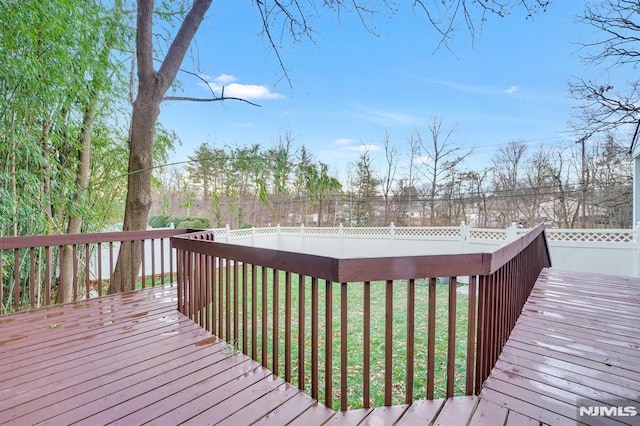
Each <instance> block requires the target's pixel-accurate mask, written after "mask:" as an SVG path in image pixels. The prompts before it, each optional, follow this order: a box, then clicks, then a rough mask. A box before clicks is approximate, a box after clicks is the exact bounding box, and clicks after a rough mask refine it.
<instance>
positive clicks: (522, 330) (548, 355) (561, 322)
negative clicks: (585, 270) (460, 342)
mask: <svg viewBox="0 0 640 426" xmlns="http://www.w3.org/2000/svg"><path fill="white" fill-rule="evenodd" d="M639 327H640V279H637V278H623V277H615V276H610V275H593V274H578V273H571V272H562V271H556V270H554V269H545V270H543V271H542V273H541V274H540V277H539V278H538V280H537V282H536V285H535V287H534V289H533V291H532V293H531V295H530V296H529V299H528V300H527V303H526V304H525V306H524V308H523V310H522V314H521V315H520V318H519V319H518V324H517V325H516V327H515V328H514V329H513V331H512V332H511V335H510V337H509V340H508V341H507V343H506V345H505V347H504V349H503V351H502V354H501V355H500V358H499V360H498V362H497V363H496V366H495V367H494V368H493V370H492V372H491V376H490V377H489V379H487V381H485V383H484V387H483V389H482V391H481V393H480V397H481V399H482V401H490V402H494V403H496V404H499V405H501V406H503V407H506V408H508V409H510V410H513V411H517V412H518V413H520V414H523V415H525V416H528V417H531V418H533V419H535V420H537V421H540V422H543V423H547V424H551V425H564V424H568V425H569V424H570V425H575V424H576V420H580V421H581V422H586V421H589V420H591V421H594V420H595V418H591V419H589V418H585V417H582V418H579V419H578V408H577V406H578V404H584V405H594V406H596V405H607V406H611V405H615V406H618V405H620V406H631V405H632V406H634V407H637V408H638V412H640V331H639ZM617 419H618V421H614V420H612V419H606V418H602V417H599V418H597V421H598V422H599V423H597V424H618V425H619V424H624V423H626V424H635V425H640V416H637V417H633V418H631V417H629V418H627V419H625V418H617ZM620 422H622V423H620Z"/></svg>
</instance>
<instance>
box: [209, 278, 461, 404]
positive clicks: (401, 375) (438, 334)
mask: <svg viewBox="0 0 640 426" xmlns="http://www.w3.org/2000/svg"><path fill="white" fill-rule="evenodd" d="M233 275H234V274H231V277H232V281H233ZM266 275H267V284H266V288H267V291H266V293H265V295H266V304H265V305H264V306H263V284H262V275H261V270H260V269H258V270H257V273H256V281H257V286H256V294H257V297H256V300H257V302H258V303H257V310H256V312H255V315H257V320H258V321H257V324H258V325H257V348H256V349H257V354H258V356H257V358H258V359H257V361H259V362H263V360H262V357H261V352H262V341H263V336H262V333H261V323H262V313H263V311H264V312H266V313H267V321H268V329H269V330H270V331H269V333H268V335H267V336H266V337H265V339H266V342H267V348H268V352H267V354H268V355H267V359H266V364H267V366H268V367H269V368H270V369H271V370H273V371H274V372H277V373H278V374H279V375H280V376H282V377H284V363H285V318H286V316H285V297H286V294H285V274H284V272H280V273H279V274H278V276H277V281H278V306H277V307H274V297H273V295H274V279H273V276H274V275H273V272H272V271H271V270H267V271H266ZM238 279H239V282H240V285H239V290H238V300H239V301H240V303H239V308H238V314H239V316H240V318H242V303H241V301H242V288H243V287H242V276H241V274H239V277H238ZM246 282H247V284H248V287H247V293H248V298H247V299H248V308H247V315H248V317H249V320H248V328H247V332H248V347H247V353H249V354H251V332H252V330H251V319H250V318H251V315H253V314H254V313H253V312H252V308H251V297H252V289H251V282H252V279H251V271H250V268H249V271H248V275H247V277H246ZM291 282H292V284H291V301H292V302H291V331H292V342H291V345H292V349H291V353H292V363H291V368H292V370H291V371H292V372H291V382H292V383H293V384H294V385H296V386H298V369H299V368H300V367H301V366H300V365H299V363H298V334H299V333H298V324H299V321H298V319H299V314H298V312H299V311H298V310H299V306H300V305H299V304H300V298H299V284H298V282H299V278H298V275H295V274H292V276H291ZM330 285H331V292H332V298H331V300H332V304H333V314H332V322H331V333H330V337H329V338H331V339H332V344H333V347H332V353H333V366H332V367H333V368H332V369H331V370H332V383H333V392H332V401H333V402H332V406H333V408H337V407H339V406H340V405H339V404H340V298H341V291H340V286H341V285H340V284H339V283H332V284H330ZM304 286H305V295H304V304H305V305H304V306H305V332H304V345H305V365H304V377H305V379H304V382H305V383H304V388H305V391H306V392H308V393H310V392H311V384H310V383H311V341H312V339H311V288H312V285H311V279H310V278H308V277H306V278H305V282H304ZM223 287H224V288H225V291H226V286H223ZM407 287H408V284H407V282H406V281H402V280H398V281H394V283H393V318H391V321H392V324H393V344H392V346H393V357H392V359H393V375H392V376H393V404H402V403H404V398H405V395H406V385H405V378H406V352H407V348H406V339H407ZM230 289H231V291H230V300H231V301H232V306H233V300H234V295H233V285H231V286H230ZM326 291H327V284H326V282H325V281H324V280H318V312H319V315H318V367H319V395H318V398H319V400H320V401H321V402H325V377H326V374H325V344H326V339H327V338H328V337H327V333H326V332H325V324H326V316H325V303H326V295H327V293H326ZM370 291H371V320H370V329H371V361H370V362H371V368H370V380H371V390H370V395H371V404H372V405H373V406H382V405H384V375H385V373H384V365H385V359H384V357H385V355H384V344H385V321H386V319H385V294H386V293H385V291H386V283H385V282H371V284H370ZM363 292H364V283H361V282H359V283H348V284H347V299H348V301H347V306H348V309H347V314H348V316H347V330H348V333H347V354H348V355H347V365H348V368H347V384H348V389H347V394H348V395H347V397H348V405H349V407H350V408H360V407H362V406H363V400H362V398H363V387H362V386H363V347H364V343H363V341H364V336H363V334H364V331H363V330H364V326H363V321H364V296H363ZM225 299H226V295H225V296H224V297H223V300H225ZM428 299H429V286H428V281H427V280H416V282H415V330H416V331H415V364H414V386H413V395H414V399H425V398H426V387H427V361H428V360H427V334H428V328H427V327H428V320H427V318H428V316H427V315H428ZM456 299H457V300H456V304H457V311H456V340H455V341H456V348H455V351H456V356H455V392H456V394H457V395H462V394H463V392H464V378H465V368H466V365H465V360H466V350H467V349H466V348H467V344H466V340H467V337H466V336H467V309H468V308H467V303H468V299H467V296H466V295H464V294H459V293H458V294H457V298H456ZM216 309H218V310H219V305H217V304H216ZM274 309H277V310H278V315H277V322H278V331H279V332H278V342H277V344H278V348H279V350H278V365H277V368H276V367H275V366H274V365H273V355H272V348H273V344H274V342H273V335H272V333H271V330H273V324H274V323H273V312H274ZM232 312H233V311H232ZM232 316H233V314H232ZM435 317H436V331H435V343H436V344H435V374H434V381H435V397H436V398H438V397H443V396H444V395H445V391H446V369H447V336H448V327H447V320H448V285H446V284H440V283H439V284H437V285H436V315H435ZM231 326H232V329H233V320H232V321H231ZM223 330H224V327H223ZM217 334H222V333H217ZM236 335H237V336H238V338H237V340H238V341H237V342H235V344H236V346H237V347H238V349H239V350H242V349H243V348H242V338H241V336H242V320H240V321H239V327H238V330H237V333H236ZM232 336H233V333H232ZM232 336H224V337H226V338H228V340H232Z"/></svg>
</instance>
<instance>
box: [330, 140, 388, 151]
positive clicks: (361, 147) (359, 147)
mask: <svg viewBox="0 0 640 426" xmlns="http://www.w3.org/2000/svg"><path fill="white" fill-rule="evenodd" d="M333 144H334V145H339V146H340V148H338V149H339V150H340V151H349V152H365V151H369V152H371V151H379V150H380V147H379V146H378V145H373V144H363V143H362V142H360V141H358V140H355V139H347V138H344V139H337V140H335V141H333Z"/></svg>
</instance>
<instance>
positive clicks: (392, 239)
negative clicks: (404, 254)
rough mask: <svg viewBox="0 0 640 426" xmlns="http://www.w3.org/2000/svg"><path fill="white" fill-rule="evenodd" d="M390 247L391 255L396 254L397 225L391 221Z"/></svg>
mask: <svg viewBox="0 0 640 426" xmlns="http://www.w3.org/2000/svg"><path fill="white" fill-rule="evenodd" d="M389 242H390V244H389V248H390V249H391V253H390V254H391V256H395V254H396V225H395V224H394V223H393V222H391V224H390V225H389Z"/></svg>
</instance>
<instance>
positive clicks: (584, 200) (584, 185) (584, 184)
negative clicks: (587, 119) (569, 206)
mask: <svg viewBox="0 0 640 426" xmlns="http://www.w3.org/2000/svg"><path fill="white" fill-rule="evenodd" d="M591 135H593V133H588V134H586V135H584V136H583V137H581V138H580V139H578V140H577V141H576V143H579V144H581V145H582V173H581V174H582V177H581V179H580V186H581V190H582V197H581V198H582V200H581V201H580V204H581V205H582V229H585V228H586V227H587V216H586V210H585V209H586V204H587V178H586V167H585V163H586V153H585V142H586V141H587V139H589V138H590V137H591Z"/></svg>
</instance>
